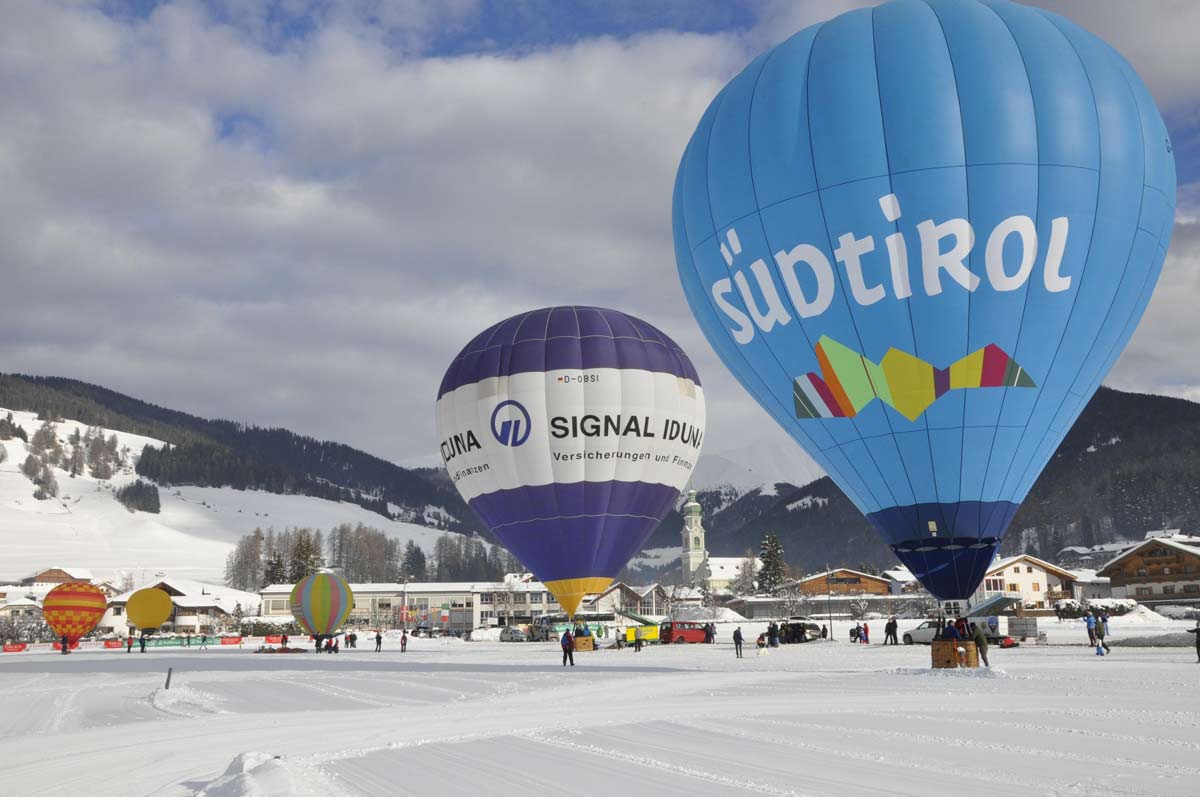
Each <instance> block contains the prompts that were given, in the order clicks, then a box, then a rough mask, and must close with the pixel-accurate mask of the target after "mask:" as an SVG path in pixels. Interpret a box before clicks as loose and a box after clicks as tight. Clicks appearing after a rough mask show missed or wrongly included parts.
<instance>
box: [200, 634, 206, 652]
mask: <svg viewBox="0 0 1200 797" xmlns="http://www.w3.org/2000/svg"><path fill="white" fill-rule="evenodd" d="M200 649H201V650H208V634H201V635H200Z"/></svg>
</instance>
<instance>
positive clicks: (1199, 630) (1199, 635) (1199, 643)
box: [1188, 619, 1200, 664]
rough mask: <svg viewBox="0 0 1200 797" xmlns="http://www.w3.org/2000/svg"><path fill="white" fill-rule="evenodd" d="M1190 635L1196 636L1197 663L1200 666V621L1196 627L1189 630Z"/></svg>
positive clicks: (1199, 620) (1197, 621) (1198, 620)
mask: <svg viewBox="0 0 1200 797" xmlns="http://www.w3.org/2000/svg"><path fill="white" fill-rule="evenodd" d="M1188 633H1189V634H1195V635H1196V663H1197V664H1200V619H1197V620H1196V627H1195V628H1189V629H1188Z"/></svg>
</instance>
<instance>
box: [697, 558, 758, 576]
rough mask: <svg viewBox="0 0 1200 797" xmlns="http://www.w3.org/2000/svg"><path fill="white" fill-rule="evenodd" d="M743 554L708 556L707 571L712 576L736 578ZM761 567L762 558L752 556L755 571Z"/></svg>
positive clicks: (743, 560)
mask: <svg viewBox="0 0 1200 797" xmlns="http://www.w3.org/2000/svg"><path fill="white" fill-rule="evenodd" d="M745 561H746V558H745V557H744V556H710V557H708V572H709V574H710V576H711V577H712V578H730V579H732V578H736V577H737V574H738V573H740V572H741V570H742V563H743V562H745ZM761 568H762V560H761V559H759V558H758V557H757V556H756V557H754V569H755V571H757V570H759V569H761Z"/></svg>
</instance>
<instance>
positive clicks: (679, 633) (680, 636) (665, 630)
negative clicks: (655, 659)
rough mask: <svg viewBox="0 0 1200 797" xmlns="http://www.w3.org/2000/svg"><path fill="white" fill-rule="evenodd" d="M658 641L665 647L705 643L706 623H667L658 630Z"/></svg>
mask: <svg viewBox="0 0 1200 797" xmlns="http://www.w3.org/2000/svg"><path fill="white" fill-rule="evenodd" d="M658 641H659V642H661V643H662V644H664V645H671V644H683V643H684V642H703V641H704V623H673V622H670V621H667V622H665V623H663V624H662V626H660V627H659V629H658Z"/></svg>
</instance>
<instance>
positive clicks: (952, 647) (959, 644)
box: [930, 639, 979, 670]
mask: <svg viewBox="0 0 1200 797" xmlns="http://www.w3.org/2000/svg"><path fill="white" fill-rule="evenodd" d="M959 648H962V650H963V663H962V664H959V661H958V656H959V653H958V650H959ZM930 649H931V651H932V653H933V667H934V669H936V670H945V669H954V668H956V667H970V668H975V667H978V666H979V649H978V648H977V647H975V643H974V642H973V641H972V640H970V639H935V640H933V643H932V644H931V645H930Z"/></svg>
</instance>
